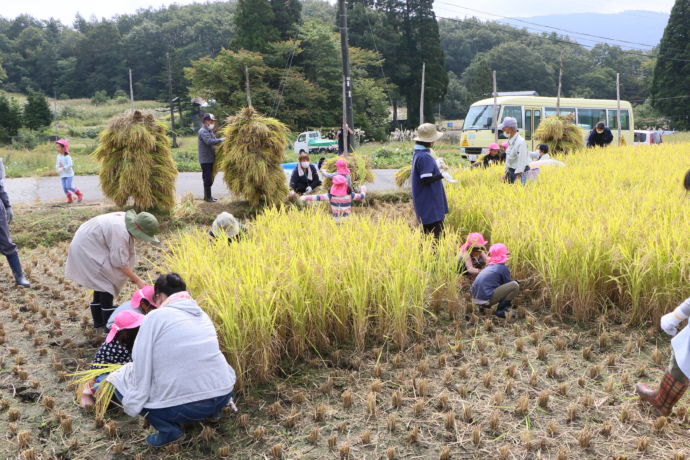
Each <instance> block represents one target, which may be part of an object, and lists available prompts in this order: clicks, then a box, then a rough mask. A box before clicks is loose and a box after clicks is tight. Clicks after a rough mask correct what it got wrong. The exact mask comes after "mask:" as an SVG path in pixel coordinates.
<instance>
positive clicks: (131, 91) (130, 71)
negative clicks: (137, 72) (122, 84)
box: [129, 67, 134, 110]
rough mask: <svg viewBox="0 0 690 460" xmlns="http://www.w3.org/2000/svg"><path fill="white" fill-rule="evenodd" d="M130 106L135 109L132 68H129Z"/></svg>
mask: <svg viewBox="0 0 690 460" xmlns="http://www.w3.org/2000/svg"><path fill="white" fill-rule="evenodd" d="M129 107H130V108H131V109H132V110H134V85H132V68H131V67H130V69H129Z"/></svg>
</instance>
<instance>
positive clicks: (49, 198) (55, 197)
mask: <svg viewBox="0 0 690 460" xmlns="http://www.w3.org/2000/svg"><path fill="white" fill-rule="evenodd" d="M374 172H375V174H376V180H375V181H374V183H373V184H368V185H367V190H368V191H370V192H382V191H389V190H397V186H396V185H395V180H394V175H395V170H394V169H375V170H374ZM74 185H75V186H76V187H79V189H80V190H81V191H82V193H84V201H87V202H88V201H104V200H105V198H104V196H103V192H101V188H100V185H99V183H98V176H76V177H75V178H74ZM5 190H6V191H7V193H8V194H9V196H10V201H11V202H12V203H24V204H33V203H51V202H59V201H63V200H64V199H65V196H64V195H63V194H62V187H61V186H60V179H59V178H58V177H37V178H34V177H27V178H17V179H5ZM189 192H192V193H193V194H194V196H196V197H197V198H203V196H204V194H203V186H202V183H201V173H180V174H179V175H178V176H177V195H178V197H182V196H184V195H186V194H187V193H189ZM213 194H214V196H216V197H221V196H227V195H229V192H228V190H227V188H226V187H225V183H224V182H223V175H222V174H218V177H217V178H216V182H215V183H214V184H213Z"/></svg>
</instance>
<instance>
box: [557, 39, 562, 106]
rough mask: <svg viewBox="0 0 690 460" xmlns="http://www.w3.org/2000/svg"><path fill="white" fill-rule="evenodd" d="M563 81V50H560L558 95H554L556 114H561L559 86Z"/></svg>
mask: <svg viewBox="0 0 690 460" xmlns="http://www.w3.org/2000/svg"><path fill="white" fill-rule="evenodd" d="M562 82H563V51H561V67H560V69H559V71H558V95H557V96H556V115H557V116H559V117H560V116H561V87H562Z"/></svg>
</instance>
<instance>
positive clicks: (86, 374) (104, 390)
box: [71, 364, 122, 418]
mask: <svg viewBox="0 0 690 460" xmlns="http://www.w3.org/2000/svg"><path fill="white" fill-rule="evenodd" d="M92 366H94V369H87V370H84V371H79V372H75V373H74V374H71V376H72V377H74V383H76V384H77V400H79V398H80V397H81V395H82V391H83V390H84V387H85V386H86V385H89V384H91V382H92V381H93V379H95V378H96V377H98V376H99V375H101V374H111V373H113V372H115V371H117V370H118V369H120V368H121V367H122V364H93V365H92ZM114 394H115V387H114V386H113V385H112V384H111V383H110V382H108V381H107V380H103V381H102V382H101V383H100V386H99V388H98V391H96V405H95V413H96V418H103V416H104V415H105V412H106V411H107V410H108V406H110V401H112V399H113V395H114Z"/></svg>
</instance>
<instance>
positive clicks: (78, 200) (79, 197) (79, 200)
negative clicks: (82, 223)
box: [74, 189, 84, 203]
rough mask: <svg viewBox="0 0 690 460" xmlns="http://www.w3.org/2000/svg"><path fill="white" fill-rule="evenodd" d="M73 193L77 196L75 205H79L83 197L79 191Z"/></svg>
mask: <svg viewBox="0 0 690 460" xmlns="http://www.w3.org/2000/svg"><path fill="white" fill-rule="evenodd" d="M74 193H75V194H76V195H77V203H81V200H82V199H83V198H84V195H83V194H82V193H81V192H80V191H79V189H76V190H75V191H74Z"/></svg>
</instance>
